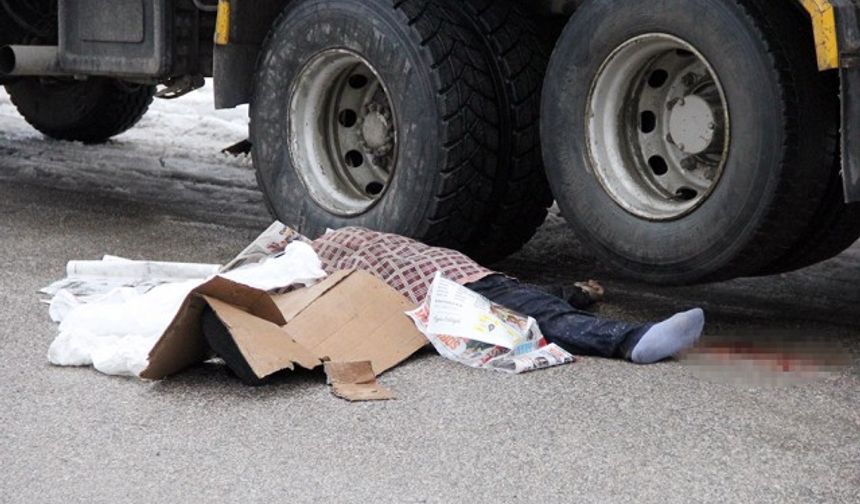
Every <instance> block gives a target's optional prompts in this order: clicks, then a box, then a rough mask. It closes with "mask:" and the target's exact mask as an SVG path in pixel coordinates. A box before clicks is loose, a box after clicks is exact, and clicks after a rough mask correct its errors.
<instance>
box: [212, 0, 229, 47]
mask: <svg viewBox="0 0 860 504" xmlns="http://www.w3.org/2000/svg"><path fill="white" fill-rule="evenodd" d="M229 43H230V0H218V18H217V20H216V21H215V45H221V46H224V45H227V44H229Z"/></svg>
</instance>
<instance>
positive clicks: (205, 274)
mask: <svg viewBox="0 0 860 504" xmlns="http://www.w3.org/2000/svg"><path fill="white" fill-rule="evenodd" d="M260 261H261V262H258V263H253V264H248V265H246V266H243V267H241V268H239V269H236V270H233V271H230V272H228V273H225V274H223V275H222V276H223V277H224V278H227V279H229V280H232V281H234V282H237V283H241V284H245V285H248V286H250V287H253V288H256V289H260V290H265V291H276V290H281V289H284V288H288V287H291V286H295V285H309V284H312V283H314V282H316V281H317V280H319V279H321V278H324V277H325V276H326V275H325V272H324V271H323V269H322V265H321V264H320V260H319V257H317V255H316V253H315V252H314V250H313V249H312V248H311V247H310V246H309V245H307V244H305V243H301V242H295V243H291V244H289V245H288V246H287V247H286V249H285V250H284V251H283V252H282V253H280V254H279V255H277V256H270V257H263V258H260ZM102 262H103V261H98V263H102ZM105 262H109V263H111V264H95V263H83V262H75V263H74V264H70V267H69V271H71V272H73V273H78V274H76V276H74V277H73V280H71V281H61V282H59V283H55V284H53V285H52V286H51V287H49V288H46V290H45V291H43V292H54V298H53V299H52V301H51V315H52V317H53V318H54V319H55V320H57V321H60V326H59V335H58V336H57V338H56V339H55V340H54V342H53V343H52V344H51V346H50V348H49V350H48V360H49V361H50V362H51V363H52V364H55V365H58V366H89V365H92V366H93V367H95V369H97V370H98V371H101V372H102V373H105V374H110V375H121V376H137V375H138V374H139V373H140V372H141V371H142V370H143V369H145V368H146V366H147V357H148V356H149V352H150V350H151V349H152V347H153V345H155V343H156V342H157V341H158V338H159V337H161V335H162V333H163V332H164V330H165V329H166V328H167V326H168V325H169V324H170V322H171V321H172V320H173V318H174V316H175V315H176V313H177V311H178V310H179V307H180V306H181V304H182V301H183V300H184V299H185V297H187V296H188V294H189V293H190V292H191V291H192V290H193V289H194V288H196V287H197V286H199V285H200V284H202V283H203V282H205V281H206V280H208V279H209V278H211V277H212V276H214V274H215V272H216V271H217V270H218V269H219V267H218V266H211V267H210V265H181V264H171V263H143V264H145V266H142V263H135V262H132V261H124V260H114V259H110V260H108V261H105ZM81 266H83V268H84V269H85V270H86V275H80V274H79V273H80V271H81V270H80V269H79V268H80V267H81ZM126 267H127V269H126ZM164 272H171V273H170V275H167V274H163V273H164ZM171 275H172V277H173V278H174V279H175V278H177V277H178V278H181V277H190V278H186V279H184V281H173V282H167V283H165V282H164V279H165V278H167V277H168V276H171ZM195 275H196V276H195ZM70 276H71V275H70ZM117 278H119V279H121V280H120V281H119V282H116V279H117ZM66 280H69V279H66ZM111 285H113V287H109V286H111Z"/></svg>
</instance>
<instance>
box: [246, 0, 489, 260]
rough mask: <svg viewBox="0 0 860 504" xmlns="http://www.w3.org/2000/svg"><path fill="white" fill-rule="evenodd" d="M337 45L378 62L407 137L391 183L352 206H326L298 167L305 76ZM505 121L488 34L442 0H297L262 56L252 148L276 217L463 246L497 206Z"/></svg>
mask: <svg viewBox="0 0 860 504" xmlns="http://www.w3.org/2000/svg"><path fill="white" fill-rule="evenodd" d="M297 34H301V36H297ZM333 50H338V51H347V52H348V53H349V54H351V55H357V56H358V57H360V58H361V59H362V60H363V61H365V62H367V63H368V64H369V65H370V66H371V68H372V69H374V71H375V73H376V74H377V76H378V80H379V81H381V82H382V83H383V84H384V85H385V86H386V87H387V89H386V91H387V92H386V94H387V96H388V101H389V102H390V106H391V108H392V109H393V110H392V111H391V112H392V113H393V117H394V118H395V121H394V124H395V125H396V126H395V127H394V129H395V130H396V131H395V133H396V138H398V141H397V144H396V147H395V148H394V149H395V154H396V160H397V161H396V165H395V167H394V169H393V170H392V172H391V173H392V174H391V176H390V179H389V181H388V182H387V187H385V189H384V190H383V191H381V192H377V193H376V194H375V195H374V196H375V198H376V199H375V200H374V202H373V203H371V204H369V206H368V207H367V208H362V209H360V210H357V211H355V212H353V213H347V212H337V211H336V209H335V210H333V209H332V207H331V203H329V206H327V205H326V204H323V203H321V201H322V200H324V195H323V196H320V195H316V197H315V196H314V195H313V194H311V191H310V190H309V189H308V187H309V184H310V183H309V182H308V180H309V178H308V177H311V175H308V174H307V173H308V172H307V170H308V169H309V167H308V166H307V165H306V164H302V163H300V162H295V160H294V156H296V155H297V154H296V150H295V148H293V147H292V146H291V145H290V144H291V142H290V139H291V136H290V134H291V129H292V128H296V130H297V131H298V128H304V130H303V131H304V134H308V131H313V130H312V128H314V127H315V125H312V124H304V125H301V126H298V127H297V126H296V125H294V124H293V119H294V118H293V117H292V116H291V114H290V113H288V111H290V110H291V106H292V104H294V101H293V93H295V92H297V91H296V87H297V82H299V81H300V80H301V79H303V78H304V77H303V76H304V75H306V73H307V72H309V71H310V70H308V69H309V68H312V67H313V62H314V61H315V60H316V59H318V58H320V57H324V56H325V55H329V54H333V53H332V51H333ZM332 57H336V55H335V56H332ZM315 120H316V119H315ZM322 120H328V119H326V118H323V119H322ZM497 122H498V111H497V104H496V96H495V92H494V89H493V85H492V79H491V78H490V76H489V69H488V67H487V62H486V57H485V55H484V53H483V51H482V50H481V42H480V39H479V38H478V36H477V34H475V33H474V32H473V31H472V30H470V29H468V28H467V27H464V26H462V25H461V24H460V23H458V21H457V19H456V17H454V13H453V12H452V11H451V10H450V9H449V8H448V7H446V6H445V5H444V4H443V3H441V2H438V1H436V0H405V1H401V2H394V3H392V2H390V1H388V0H294V1H292V2H290V3H289V4H288V5H287V7H286V9H285V11H284V12H283V13H282V15H281V17H280V18H279V20H278V21H277V22H276V23H275V25H274V28H273V30H272V32H271V33H270V35H269V37H268V40H267V41H266V42H265V45H264V49H263V53H262V56H261V58H260V61H259V63H258V70H257V75H256V84H255V90H254V96H253V99H252V103H251V140H252V142H253V149H252V155H253V159H254V163H255V165H256V169H257V175H258V182H259V185H260V187H261V189H262V191H263V193H264V195H265V196H266V200H267V203H268V205H269V207H270V209H271V210H272V212H273V213H274V215H275V216H276V217H277V218H279V219H280V220H281V221H283V222H284V223H286V224H289V225H292V226H295V227H297V228H298V229H299V230H300V231H302V232H303V233H305V234H307V235H309V236H316V235H319V234H321V233H323V232H324V231H325V229H326V228H340V227H344V226H364V227H368V228H372V229H377V230H381V231H387V232H393V233H399V234H402V235H406V236H411V237H414V238H417V239H421V240H424V241H426V242H428V243H431V244H434V245H440V246H447V247H451V248H458V249H461V250H462V249H465V248H466V245H467V243H469V242H470V240H471V239H472V237H473V236H474V234H475V230H476V227H477V226H478V224H479V223H480V222H481V220H482V219H483V217H484V216H485V215H486V209H487V208H488V201H489V199H490V197H491V193H492V187H493V185H492V180H493V179H494V176H495V170H496V166H497V164H498V162H497V159H496V151H497V150H498V144H499V132H498V130H497V128H496V123H497ZM295 134H298V133H295ZM322 169H323V170H325V169H330V167H329V166H327V165H326V166H323V167H322ZM302 170H305V171H302ZM315 173H316V172H315ZM313 176H315V177H317V176H318V177H322V176H326V175H325V174H323V175H313ZM315 187H316V186H315Z"/></svg>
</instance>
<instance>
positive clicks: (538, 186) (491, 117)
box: [0, 0, 860, 283]
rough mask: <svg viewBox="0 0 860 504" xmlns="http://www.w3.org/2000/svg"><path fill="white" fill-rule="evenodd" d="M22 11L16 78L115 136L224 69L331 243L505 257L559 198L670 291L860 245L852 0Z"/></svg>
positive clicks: (273, 188) (408, 1) (17, 97)
mask: <svg viewBox="0 0 860 504" xmlns="http://www.w3.org/2000/svg"><path fill="white" fill-rule="evenodd" d="M0 12H1V13H5V15H4V16H0V47H2V48H0V83H2V84H5V85H6V87H7V90H8V91H9V93H10V95H11V97H12V99H13V101H14V102H15V104H16V106H17V107H18V109H19V110H20V111H21V113H22V114H23V115H24V117H25V118H26V119H27V120H28V121H29V122H30V123H31V124H32V125H33V126H34V127H36V128H37V129H39V130H40V131H42V132H43V133H45V134H47V135H48V136H51V137H55V138H59V139H65V140H78V141H84V142H88V143H97V142H100V141H104V140H106V139H108V138H110V137H111V136H113V135H116V134H118V133H120V132H122V131H124V130H125V129H128V128H129V127H131V126H133V125H134V123H135V122H137V120H138V119H139V118H140V117H141V116H142V115H143V114H144V113H145V112H146V109H147V108H148V106H149V104H150V102H151V100H152V99H153V97H154V96H158V97H162V98H172V97H177V96H181V95H182V94H184V93H186V92H189V91H192V90H194V89H196V88H198V87H200V86H202V85H203V84H204V78H206V77H213V82H214V86H215V102H216V103H215V105H216V107H218V108H229V107H234V106H237V105H239V104H243V103H250V104H251V114H250V115H251V127H250V136H251V143H252V145H253V152H252V154H253V157H254V162H255V165H256V169H257V173H258V180H259V184H260V187H261V189H262V190H263V192H264V194H265V195H266V199H267V202H268V204H269V208H270V210H271V211H272V213H273V214H274V215H275V216H276V217H278V218H279V219H281V220H283V221H285V222H287V223H289V224H292V225H294V226H296V227H299V228H300V229H302V230H303V231H305V232H306V233H309V234H314V233H318V232H322V231H324V230H325V229H326V228H328V227H339V226H346V225H361V226H368V227H374V228H378V229H383V230H388V231H392V232H398V233H402V234H406V235H410V236H414V237H417V238H421V239H423V240H425V241H428V242H431V243H434V244H438V245H444V246H449V247H453V248H458V249H461V250H464V251H466V252H468V253H470V254H472V255H474V256H475V257H477V258H478V259H481V260H483V261H486V262H491V261H494V260H497V259H500V258H502V257H504V256H506V255H509V254H511V253H513V252H515V251H516V250H517V249H518V248H519V247H521V246H522V245H523V244H524V243H525V242H527V241H528V240H529V238H530V237H531V236H532V234H533V233H534V231H535V230H536V229H537V227H538V226H539V225H540V224H541V222H542V221H543V218H544V217H545V215H546V211H547V208H548V207H549V206H550V205H551V204H552V202H553V200H555V201H556V202H557V203H558V204H559V206H560V207H561V209H562V211H563V213H564V215H565V217H566V218H567V220H568V221H569V222H570V223H571V225H572V226H573V227H574V229H575V230H576V231H577V234H578V236H579V237H580V238H581V239H582V241H583V242H585V243H586V244H588V245H590V246H591V247H592V249H593V250H595V251H596V252H597V254H598V255H599V256H600V257H601V259H603V260H604V261H606V262H608V263H609V264H612V265H614V266H615V267H616V268H618V270H619V271H621V272H623V273H624V274H627V275H629V276H633V277H637V278H640V279H643V280H647V281H655V282H668V283H687V282H697V281H709V280H719V279H725V278H733V277H736V276H746V275H759V274H771V273H778V272H782V271H788V270H792V269H796V268H800V267H803V266H806V265H808V264H812V263H814V262H818V261H821V260H823V259H826V258H828V257H832V256H833V255H835V254H837V253H838V252H840V251H841V250H843V249H844V248H846V247H848V246H849V245H851V244H852V243H853V242H854V241H855V240H856V239H857V238H858V237H860V209H858V203H856V202H857V201H860V134H858V131H857V130H858V128H860V99H858V97H860V17H858V4H857V3H856V2H854V1H851V0H833V1H824V0H783V1H781V2H776V3H775V2H765V1H763V0H718V1H714V0H667V1H666V2H661V3H659V4H652V3H649V2H639V1H634V0H544V1H537V2H526V1H517V0H500V1H493V0H463V1H455V0H404V1H402V2H391V1H388V0H366V1H361V0H259V1H253V2H252V1H249V0H220V1H219V2H217V3H216V2H214V1H212V0H176V1H170V0H147V1H141V0H116V1H113V2H99V1H96V0H80V1H71V0H16V1H15V2H12V1H11V0H0ZM728 34H731V36H728ZM213 35H214V44H213ZM158 86H160V87H158ZM840 96H841V99H840Z"/></svg>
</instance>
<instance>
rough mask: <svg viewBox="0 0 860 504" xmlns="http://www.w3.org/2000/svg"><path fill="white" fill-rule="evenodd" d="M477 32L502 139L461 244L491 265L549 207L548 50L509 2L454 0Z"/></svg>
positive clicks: (528, 233)
mask: <svg viewBox="0 0 860 504" xmlns="http://www.w3.org/2000/svg"><path fill="white" fill-rule="evenodd" d="M451 3H452V4H454V5H459V6H461V7H462V10H463V12H464V13H465V14H466V16H467V17H468V19H469V21H470V24H472V25H473V27H474V28H475V29H476V30H477V31H478V32H479V33H480V34H481V37H482V38H483V40H484V42H485V44H486V46H487V49H488V51H489V54H488V58H489V60H490V62H491V69H492V73H493V77H494V83H495V86H496V95H497V96H498V97H499V110H500V112H501V114H500V116H499V124H498V129H499V131H500V132H501V138H502V141H501V143H500V146H499V147H500V150H499V153H498V160H499V165H498V167H497V169H496V176H495V180H494V186H493V194H492V196H491V198H490V201H491V207H490V209H489V211H488V212H487V215H486V217H485V218H484V219H482V221H481V223H480V225H479V231H478V233H477V234H476V235H475V236H474V237H473V238H472V240H470V242H469V243H468V244H467V250H468V252H469V253H470V254H471V255H472V256H473V257H474V258H476V259H478V260H481V261H483V262H486V263H491V262H494V261H497V260H499V259H503V258H504V257H506V256H508V255H510V254H513V253H514V252H517V251H518V250H519V249H521V248H522V247H523V245H525V244H526V243H527V242H528V241H529V240H530V239H531V238H532V236H534V234H535V232H537V229H538V228H539V227H540V226H541V224H543V222H544V220H545V219H546V216H547V209H548V208H549V207H550V206H551V205H552V203H553V197H552V192H550V189H549V183H548V182H547V180H546V173H545V172H544V168H543V157H542V153H541V150H540V96H541V88H542V86H543V79H544V76H545V74H546V67H547V64H548V59H549V48H550V46H549V45H548V44H547V43H546V42H545V41H543V40H542V39H541V38H540V36H539V35H538V33H539V32H538V30H537V27H536V25H535V22H534V19H533V17H532V16H531V14H530V13H527V12H525V11H524V10H523V9H521V8H520V7H519V5H518V4H517V3H515V2H513V1H511V0H463V1H460V0H457V1H454V2H451Z"/></svg>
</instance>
